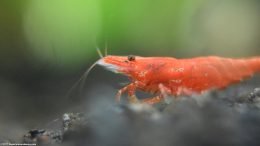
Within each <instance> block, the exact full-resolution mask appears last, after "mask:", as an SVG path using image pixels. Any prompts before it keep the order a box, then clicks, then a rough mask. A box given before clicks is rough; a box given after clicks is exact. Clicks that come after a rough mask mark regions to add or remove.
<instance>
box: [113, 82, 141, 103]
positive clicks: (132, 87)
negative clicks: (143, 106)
mask: <svg viewBox="0 0 260 146" xmlns="http://www.w3.org/2000/svg"><path fill="white" fill-rule="evenodd" d="M137 84H138V82H134V83H130V84H129V85H127V86H125V87H123V88H122V89H120V90H119V91H118V92H117V95H116V101H117V102H120V99H121V96H122V94H123V93H124V92H126V91H128V96H129V97H128V101H129V102H130V103H136V102H138V101H139V100H138V99H137V97H136V96H135V90H136V87H137Z"/></svg>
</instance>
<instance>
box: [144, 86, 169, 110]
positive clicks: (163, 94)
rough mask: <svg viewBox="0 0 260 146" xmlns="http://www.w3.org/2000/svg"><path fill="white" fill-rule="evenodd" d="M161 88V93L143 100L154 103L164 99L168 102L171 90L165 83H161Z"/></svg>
mask: <svg viewBox="0 0 260 146" xmlns="http://www.w3.org/2000/svg"><path fill="white" fill-rule="evenodd" d="M159 90H160V95H158V96H155V97H150V98H146V99H143V100H142V102H144V103H147V104H151V105H153V104H156V103H159V102H161V101H163V100H164V102H165V103H168V101H167V98H168V95H170V94H171V90H170V89H168V88H167V87H165V86H164V85H163V84H159Z"/></svg>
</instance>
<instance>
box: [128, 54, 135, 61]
mask: <svg viewBox="0 0 260 146" xmlns="http://www.w3.org/2000/svg"><path fill="white" fill-rule="evenodd" d="M127 59H128V60H129V61H135V56H134V55H128V57H127Z"/></svg>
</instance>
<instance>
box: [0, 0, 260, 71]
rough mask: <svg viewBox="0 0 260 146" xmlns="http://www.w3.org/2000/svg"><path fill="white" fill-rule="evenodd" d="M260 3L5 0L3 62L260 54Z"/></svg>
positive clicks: (1, 8)
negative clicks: (100, 55) (104, 53)
mask: <svg viewBox="0 0 260 146" xmlns="http://www.w3.org/2000/svg"><path fill="white" fill-rule="evenodd" d="M259 10H260V9H259V1H257V0H248V1H244V0H163V1H157V0H132V1H122V0H73V1H72V0H49V1H48V0H47V1H40V0H23V1H19V0H13V1H9V0H2V1H1V2H0V22H1V23H0V32H1V34H0V48H1V56H0V58H1V64H5V65H14V64H17V63H18V64H19V62H20V61H21V60H23V61H24V60H26V61H28V62H29V63H30V62H33V64H37V63H46V64H50V65H54V66H57V67H62V68H75V67H80V66H81V67H82V65H85V64H86V63H87V62H89V61H93V60H95V59H97V53H96V49H95V48H96V47H97V46H98V47H99V48H105V44H106V43H107V46H108V50H109V54H115V55H127V54H136V55H142V56H172V57H192V56H202V55H221V56H231V57H232V56H238V57H239V56H241V57H242V56H250V55H258V54H257V53H259V38H260V30H259V28H260V17H259V12H260V11H259Z"/></svg>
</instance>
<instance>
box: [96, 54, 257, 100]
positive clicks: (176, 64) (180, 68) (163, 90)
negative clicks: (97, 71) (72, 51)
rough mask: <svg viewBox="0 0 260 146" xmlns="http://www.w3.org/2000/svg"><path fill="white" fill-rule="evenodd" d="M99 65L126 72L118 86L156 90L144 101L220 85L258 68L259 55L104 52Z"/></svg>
mask: <svg viewBox="0 0 260 146" xmlns="http://www.w3.org/2000/svg"><path fill="white" fill-rule="evenodd" d="M98 64H99V65H102V66H105V67H106V68H108V69H110V70H112V71H114V72H117V73H122V74H124V75H127V76H128V77H129V78H130V80H131V83H130V84H129V85H127V86H126V87H124V88H122V89H121V90H119V92H118V95H117V99H118V100H119V99H120V96H121V94H122V93H123V92H126V91H127V92H128V94H129V96H130V97H131V96H134V95H135V90H142V91H145V92H150V93H154V94H158V96H157V97H155V98H148V99H145V100H144V102H147V103H151V104H153V103H156V102H159V101H161V100H162V99H163V97H164V96H165V95H172V96H179V95H191V94H192V93H198V94H200V93H203V92H204V91H208V90H210V89H223V88H225V87H227V86H229V85H231V84H234V83H236V82H239V81H242V80H243V79H245V78H247V77H250V76H252V75H253V74H254V73H256V72H260V57H254V58H248V59H230V58H222V57H216V56H209V57H197V58H191V59H176V58H171V57H139V56H106V57H104V58H102V59H101V60H100V61H99V62H98Z"/></svg>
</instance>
